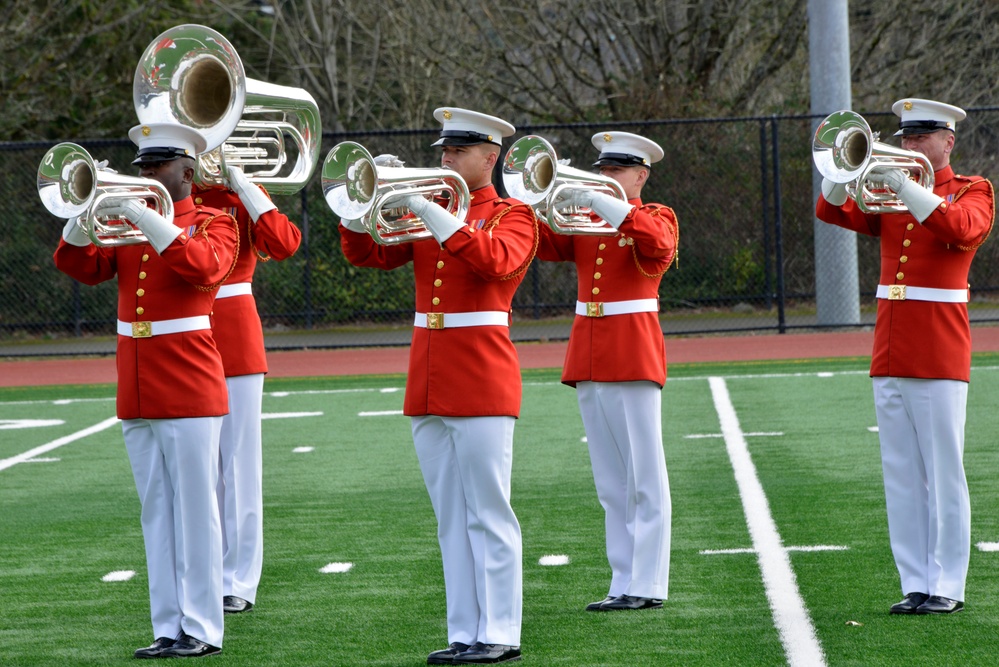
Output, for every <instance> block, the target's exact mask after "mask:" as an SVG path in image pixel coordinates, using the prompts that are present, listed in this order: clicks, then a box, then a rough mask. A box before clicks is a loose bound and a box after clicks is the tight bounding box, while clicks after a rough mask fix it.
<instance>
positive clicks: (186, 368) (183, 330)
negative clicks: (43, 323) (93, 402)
mask: <svg viewBox="0 0 999 667" xmlns="http://www.w3.org/2000/svg"><path fill="white" fill-rule="evenodd" d="M129 137H130V138H131V139H132V141H133V142H135V143H136V144H137V145H138V153H137V155H136V159H135V161H134V162H133V164H135V165H137V166H138V167H139V173H140V176H142V177H143V178H149V179H153V180H156V181H159V182H160V183H162V184H163V186H164V187H165V188H166V189H167V191H168V192H169V193H170V196H171V198H172V199H173V207H174V217H173V220H172V222H171V221H169V220H167V219H165V218H164V217H163V216H162V215H160V214H159V213H157V212H156V211H154V210H152V209H151V208H147V207H145V206H144V204H143V202H141V201H139V200H137V199H123V198H120V197H119V198H114V199H110V200H108V201H107V202H105V203H104V204H103V205H100V206H98V207H97V210H96V211H95V213H96V214H97V215H101V216H111V217H118V218H126V219H127V220H129V221H130V222H131V223H132V224H134V225H135V226H136V227H137V228H138V229H139V230H141V231H142V232H143V235H144V236H145V238H146V241H147V242H146V243H142V244H131V245H118V246H101V247H96V246H94V245H93V244H92V243H91V242H90V239H89V238H88V236H87V235H86V233H84V232H83V231H82V230H81V229H80V227H79V226H78V225H77V223H76V220H75V219H73V220H70V221H69V223H68V224H67V225H66V226H65V228H64V230H63V238H62V241H61V242H60V243H59V247H58V248H57V249H56V251H55V256H54V258H55V263H56V266H57V267H58V268H59V270H61V271H63V272H64V273H66V274H68V275H69V276H71V277H72V278H75V279H76V280H78V281H80V282H82V283H84V284H87V285H96V284H98V283H101V282H104V281H106V280H111V279H112V278H115V277H117V279H118V348H117V355H116V359H117V370H118V392H117V414H118V417H119V418H120V419H121V420H122V433H123V434H124V439H125V448H126V450H127V451H128V457H129V461H130V463H131V466H132V474H133V476H134V478H135V486H136V489H137V490H138V493H139V500H140V502H141V506H142V515H141V516H142V519H141V522H142V534H143V539H144V541H145V547H146V567H147V570H148V575H149V599H150V610H151V616H152V625H153V636H154V637H155V641H154V642H153V644H152V645H151V646H149V647H146V648H140V649H138V650H137V651H135V657H136V658H167V657H201V656H205V655H212V654H215V653H220V652H221V650H222V634H223V612H222V532H221V527H220V525H219V515H218V503H217V500H216V496H215V488H216V484H217V482H218V460H219V431H220V429H221V428H222V416H223V415H225V414H226V412H228V410H229V402H228V397H227V393H226V385H225V377H224V374H223V369H222V359H221V358H220V356H219V353H218V350H217V349H216V347H215V342H214V340H213V338H212V332H211V323H210V316H211V312H212V305H213V303H214V301H215V293H216V290H217V287H218V285H219V284H220V283H221V282H222V281H223V280H224V279H225V278H226V276H227V275H228V273H229V272H230V271H231V270H232V266H233V263H234V261H235V252H236V242H237V241H236V240H237V230H236V224H235V221H234V220H233V219H232V218H231V217H230V216H228V215H226V214H224V213H222V212H220V211H215V210H212V209H205V208H202V207H199V206H196V205H195V203H194V200H193V199H192V197H191V182H192V179H193V176H194V164H195V163H194V156H195V155H196V154H197V153H199V152H200V151H203V150H204V149H205V145H206V140H205V138H204V136H203V135H202V134H201V133H200V132H198V131H197V130H194V129H192V128H189V127H186V126H183V125H177V124H171V123H151V124H147V125H138V126H136V127H134V128H132V130H131V131H130V132H129Z"/></svg>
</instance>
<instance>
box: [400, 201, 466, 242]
mask: <svg viewBox="0 0 999 667" xmlns="http://www.w3.org/2000/svg"><path fill="white" fill-rule="evenodd" d="M403 201H404V203H405V204H406V206H408V207H409V210H411V211H412V212H413V214H414V215H416V217H418V218H420V219H421V220H423V224H424V225H426V227H427V229H428V230H430V233H431V234H433V237H434V238H435V239H437V242H438V243H440V244H441V245H444V242H445V241H447V240H448V239H449V238H451V237H452V236H453V235H454V233H455V232H457V231H458V230H459V229H461V228H462V227H464V226H465V223H464V222H462V221H461V220H459V219H458V218H456V217H454V216H453V215H451V214H450V213H448V212H447V211H446V210H444V208H443V207H441V206H438V205H437V204H435V203H434V202H432V201H429V200H428V199H426V198H425V197H423V196H421V195H410V196H408V197H406V198H405V199H404V200H403Z"/></svg>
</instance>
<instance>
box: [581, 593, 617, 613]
mask: <svg viewBox="0 0 999 667" xmlns="http://www.w3.org/2000/svg"><path fill="white" fill-rule="evenodd" d="M616 599H617V598H616V597H614V596H613V595H608V596H607V597H605V598H604V599H603V600H597V601H596V602H591V603H590V604H588V605H586V611H606V610H605V609H604V603H605V602H610V601H611V600H616Z"/></svg>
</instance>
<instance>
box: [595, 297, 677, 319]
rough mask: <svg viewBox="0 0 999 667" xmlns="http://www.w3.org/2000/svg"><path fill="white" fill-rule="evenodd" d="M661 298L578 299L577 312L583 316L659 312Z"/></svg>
mask: <svg viewBox="0 0 999 667" xmlns="http://www.w3.org/2000/svg"><path fill="white" fill-rule="evenodd" d="M658 312H659V299H632V300H631V301H604V302H601V301H577V302H576V314H577V315H582V316H583V317H604V316H605V315H627V314H629V313H658Z"/></svg>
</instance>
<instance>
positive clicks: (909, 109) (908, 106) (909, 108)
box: [902, 102, 912, 111]
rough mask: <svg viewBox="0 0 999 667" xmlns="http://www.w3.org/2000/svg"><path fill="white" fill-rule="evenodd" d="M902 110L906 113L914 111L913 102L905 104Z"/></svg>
mask: <svg viewBox="0 0 999 667" xmlns="http://www.w3.org/2000/svg"><path fill="white" fill-rule="evenodd" d="M902 108H903V109H905V110H906V111H912V102H906V103H905V104H903V105H902Z"/></svg>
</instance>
